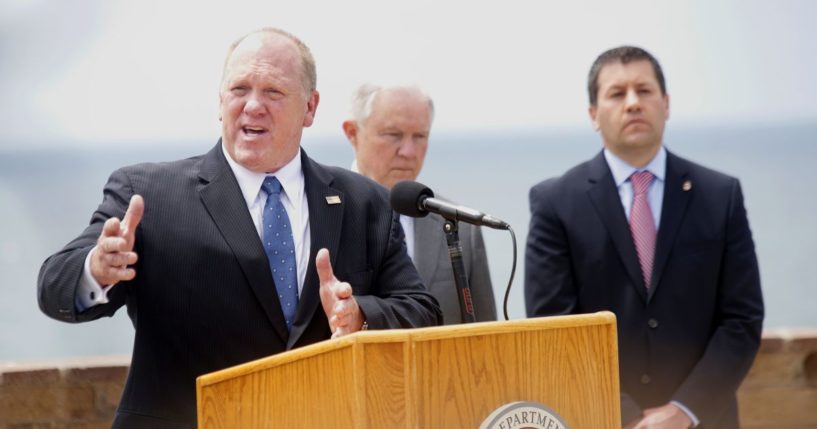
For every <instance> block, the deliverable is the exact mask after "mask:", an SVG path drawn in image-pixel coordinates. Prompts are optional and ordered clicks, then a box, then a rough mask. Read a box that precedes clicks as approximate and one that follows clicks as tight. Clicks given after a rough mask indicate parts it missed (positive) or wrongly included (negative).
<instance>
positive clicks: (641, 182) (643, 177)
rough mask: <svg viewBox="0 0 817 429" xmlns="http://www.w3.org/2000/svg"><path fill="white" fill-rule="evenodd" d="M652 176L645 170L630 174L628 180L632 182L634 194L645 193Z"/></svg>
mask: <svg viewBox="0 0 817 429" xmlns="http://www.w3.org/2000/svg"><path fill="white" fill-rule="evenodd" d="M654 177H655V176H653V174H652V173H650V172H649V171H646V170H644V171H637V172H635V173H633V174H632V176H630V181H631V182H633V191H635V194H636V195H643V194H646V193H647V189H649V188H650V183H652V179H653V178H654Z"/></svg>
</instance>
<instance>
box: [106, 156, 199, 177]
mask: <svg viewBox="0 0 817 429" xmlns="http://www.w3.org/2000/svg"><path fill="white" fill-rule="evenodd" d="M203 156H204V155H198V156H193V157H190V158H185V159H179V160H175V161H161V162H142V163H138V164H133V165H128V166H125V167H121V168H119V169H117V170H116V171H115V172H114V174H117V173H122V174H125V175H127V176H142V177H145V178H150V177H156V176H159V177H166V176H168V175H175V174H179V173H184V172H189V171H192V170H193V168H194V166H195V165H196V164H198V163H200V162H201V159H202V157H203Z"/></svg>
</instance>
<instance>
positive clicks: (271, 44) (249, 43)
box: [227, 33, 299, 64]
mask: <svg viewBox="0 0 817 429" xmlns="http://www.w3.org/2000/svg"><path fill="white" fill-rule="evenodd" d="M298 57H299V56H298V48H297V46H295V43H294V42H293V41H292V40H290V39H289V38H287V37H285V36H283V35H280V34H276V33H256V34H251V35H249V36H247V37H246V38H244V40H242V41H241V42H240V43H239V44H238V45H237V46H236V47H235V49H234V50H233V52H232V53H231V54H230V58H229V60H228V62H227V63H228V64H233V63H236V62H242V61H247V60H248V59H259V58H260V59H265V60H269V61H290V60H291V61H294V62H297V60H298Z"/></svg>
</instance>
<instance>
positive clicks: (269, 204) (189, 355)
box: [38, 29, 442, 428]
mask: <svg viewBox="0 0 817 429" xmlns="http://www.w3.org/2000/svg"><path fill="white" fill-rule="evenodd" d="M315 82H316V73H315V63H314V60H313V58H312V55H311V53H310V52H309V49H308V48H307V47H306V46H305V45H304V44H303V43H302V42H301V41H300V40H298V39H297V38H295V37H294V36H292V35H290V34H288V33H286V32H283V31H281V30H277V29H263V30H259V31H256V32H253V33H250V34H249V35H247V36H245V37H243V38H241V39H239V40H238V41H237V42H236V43H234V44H233V45H232V46H231V48H230V51H229V52H228V55H227V60H226V62H225V66H224V76H223V78H222V84H221V90H220V106H221V121H222V123H223V125H222V138H221V140H220V141H219V143H217V144H216V146H215V147H214V148H213V149H212V150H210V151H209V152H208V153H206V154H204V155H201V156H198V157H194V158H190V159H186V160H181V161H176V162H170V163H158V164H141V165H136V166H131V167H126V168H123V169H120V170H118V171H116V172H114V173H113V174H112V175H111V178H110V179H109V182H108V184H107V185H106V187H105V190H104V199H103V201H102V204H101V205H100V206H99V208H98V209H97V211H96V212H95V213H94V215H93V217H92V220H91V224H90V226H89V227H88V228H86V230H85V231H84V232H83V233H82V234H81V235H80V236H79V237H78V238H77V239H75V240H74V241H72V242H71V243H69V244H68V245H67V246H66V247H65V248H64V249H63V250H61V251H60V252H58V253H57V254H55V255H53V256H51V257H50V258H49V259H48V260H46V261H45V263H44V264H43V267H42V269H41V272H40V277H39V284H38V294H39V302H40V307H41V309H42V310H43V311H44V312H45V313H46V314H47V315H49V316H51V317H54V318H56V319H59V320H64V321H67V322H82V321H87V320H92V319H96V318H99V317H101V316H111V315H113V314H114V312H115V311H116V310H117V309H118V308H119V307H121V306H122V305H126V306H127V309H128V314H129V315H130V317H131V319H132V321H133V324H134V327H135V329H136V337H135V343H134V349H133V358H132V363H131V369H130V373H129V375H128V381H127V384H126V386H125V391H124V393H123V396H122V400H121V402H120V405H119V408H118V410H117V415H116V418H115V421H114V424H113V426H114V427H115V428H141V427H145V428H147V427H150V428H179V427H187V428H193V427H195V426H196V397H195V378H196V377H197V376H199V375H201V374H204V373H207V372H211V371H215V370H218V369H222V368H225V367H228V366H231V365H236V364H239V363H242V362H246V361H249V360H252V359H257V358H261V357H264V356H267V355H271V354H274V353H279V352H282V351H285V350H289V349H291V348H294V347H299V346H303V345H307V344H311V343H314V342H317V341H321V340H324V339H327V338H330V337H337V336H342V335H346V334H349V333H352V332H355V331H358V330H360V329H366V328H370V329H386V328H410V327H417V326H428V325H436V324H439V323H441V321H442V317H441V314H440V309H439V307H438V304H437V302H436V301H435V300H434V298H433V297H432V296H431V295H430V294H429V293H428V292H427V291H426V290H425V288H424V287H423V284H422V282H421V280H420V277H419V275H418V274H417V271H416V269H415V268H414V266H413V265H412V263H411V260H410V259H409V257H408V255H407V254H406V252H405V249H404V247H403V246H402V240H403V235H402V230H401V228H400V225H399V223H398V222H396V221H395V220H394V219H395V218H394V216H393V214H392V212H391V210H390V208H389V204H388V196H387V192H386V190H385V189H384V188H382V187H381V186H379V185H377V184H376V183H374V182H373V181H371V180H369V179H366V178H364V177H362V176H359V175H357V174H354V173H351V172H348V171H346V170H344V169H340V168H332V167H326V166H323V165H321V164H318V163H316V162H315V161H313V160H312V159H310V158H309V157H308V156H307V155H306V154H305V153H304V151H303V150H301V148H300V139H301V133H302V130H303V128H304V127H308V126H310V125H311V124H312V121H313V119H314V116H315V111H316V109H317V106H318V101H319V95H318V92H317V91H316V90H315ZM273 178H274V179H273ZM268 182H269V183H274V184H276V185H277V186H278V188H277V189H276V187H275V185H268ZM273 197H275V198H274V199H273ZM279 209H280V210H279ZM267 210H273V212H272V214H269V213H267ZM275 215H279V216H278V217H277V219H276V218H275ZM281 215H282V216H283V217H284V220H281ZM120 218H121V219H122V220H121V221H120ZM279 222H281V223H279ZM273 224H275V225H273ZM273 231H275V233H274V234H273ZM279 234H280V235H282V237H278V235H279ZM279 239H280V242H279V241H278V240H279ZM279 243H280V244H282V245H285V246H288V247H285V248H286V249H287V250H286V251H284V250H281V249H284V248H278V247H276V246H278V244H279ZM268 246H269V248H268ZM279 251H280V252H282V253H286V254H287V255H286V257H285V258H283V257H281V255H279V254H278V253H277V252H279ZM330 254H331V256H332V260H331V262H330ZM285 260H286V261H287V263H286V264H284V262H285ZM279 262H280V263H281V264H284V265H278V264H279ZM282 267H288V268H285V269H286V271H289V273H288V274H287V276H291V277H286V278H287V280H286V282H283V281H281V282H279V279H280V280H284V279H285V277H284V276H283V275H282V273H280V272H279V273H275V272H276V271H277V270H282ZM273 273H275V278H273ZM279 275H281V276H280V277H279ZM339 279H341V280H343V281H340V280H339ZM287 287H289V290H287ZM296 290H297V291H296ZM284 303H286V305H285V304H284ZM282 306H283V308H282ZM288 306H290V307H289V308H287V307H288ZM293 307H294V308H295V309H293Z"/></svg>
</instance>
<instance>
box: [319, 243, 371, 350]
mask: <svg viewBox="0 0 817 429" xmlns="http://www.w3.org/2000/svg"><path fill="white" fill-rule="evenodd" d="M315 268H317V269H318V278H319V279H320V282H321V288H320V295H321V304H322V305H323V311H324V312H325V313H326V318H327V319H328V320H329V329H330V330H331V331H332V338H338V337H342V336H344V335H348V334H351V333H352V332H355V331H359V330H360V328H361V326H363V313H361V312H360V307H359V306H358V305H357V301H356V300H355V297H354V296H352V286H351V285H350V284H349V283H346V282H341V281H339V280H338V279H337V278H336V277H335V274H334V272H332V264H331V263H330V260H329V251H328V250H326V249H321V250H319V251H318V255H317V256H316V257H315Z"/></svg>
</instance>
